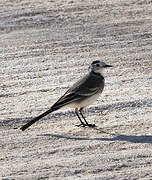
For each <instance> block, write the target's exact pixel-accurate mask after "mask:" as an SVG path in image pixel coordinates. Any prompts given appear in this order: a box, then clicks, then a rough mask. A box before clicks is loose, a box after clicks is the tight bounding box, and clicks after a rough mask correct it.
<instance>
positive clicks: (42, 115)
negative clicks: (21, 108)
mask: <svg viewBox="0 0 152 180" xmlns="http://www.w3.org/2000/svg"><path fill="white" fill-rule="evenodd" d="M57 109H59V108H51V109H49V110H47V111H46V112H44V113H42V114H40V115H39V116H37V117H35V118H34V119H32V120H31V121H29V122H28V123H27V124H25V125H24V126H22V127H21V128H20V129H21V130H22V131H24V130H26V129H27V128H28V127H30V126H31V125H32V124H34V123H35V122H37V121H38V120H40V119H41V118H43V117H44V116H46V115H48V114H49V113H51V112H53V111H56V110H57Z"/></svg>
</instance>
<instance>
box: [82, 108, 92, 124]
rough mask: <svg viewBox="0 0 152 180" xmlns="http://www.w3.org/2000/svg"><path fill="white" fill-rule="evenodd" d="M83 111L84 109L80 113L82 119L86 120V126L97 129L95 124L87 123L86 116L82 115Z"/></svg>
mask: <svg viewBox="0 0 152 180" xmlns="http://www.w3.org/2000/svg"><path fill="white" fill-rule="evenodd" d="M82 110H83V108H80V110H79V112H80V114H81V116H82V118H83V119H84V121H85V123H86V125H87V126H89V127H95V124H89V123H88V122H87V120H86V119H85V117H84V115H83V114H82Z"/></svg>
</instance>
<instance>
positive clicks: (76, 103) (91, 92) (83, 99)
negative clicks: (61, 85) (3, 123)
mask: <svg viewBox="0 0 152 180" xmlns="http://www.w3.org/2000/svg"><path fill="white" fill-rule="evenodd" d="M107 67H112V66H111V65H107V64H106V63H104V62H102V61H93V62H92V64H91V66H90V68H89V69H90V71H89V73H88V74H87V75H86V76H84V77H83V78H82V79H80V80H79V81H78V82H76V83H75V84H74V85H73V86H72V87H71V88H70V89H69V90H67V91H66V93H65V94H64V95H63V96H61V97H60V99H59V100H58V101H57V102H56V103H55V104H53V106H52V107H51V108H50V109H49V110H47V111H46V112H44V113H42V114H40V115H39V116H37V117H35V118H34V119H32V120H31V121H29V122H28V123H27V124H25V125H24V126H22V127H21V130H23V131H24V130H25V129H27V128H28V127H29V126H31V125H32V124H33V123H35V122H36V121H38V120H39V119H41V118H43V117H44V116H46V115H47V114H49V113H51V112H53V111H56V110H58V109H60V108H62V107H70V108H75V113H76V115H77V117H78V118H79V120H80V122H81V124H80V125H78V126H90V127H94V126H95V125H94V124H89V123H88V122H87V121H86V119H85V117H84V116H83V114H82V110H83V108H85V107H86V106H88V105H90V104H92V103H93V102H94V101H95V100H97V98H98V97H99V95H100V93H101V92H102V91H103V88H104V82H105V80H104V77H103V75H102V72H103V69H104V68H107ZM80 115H81V117H80ZM82 119H83V120H84V121H82Z"/></svg>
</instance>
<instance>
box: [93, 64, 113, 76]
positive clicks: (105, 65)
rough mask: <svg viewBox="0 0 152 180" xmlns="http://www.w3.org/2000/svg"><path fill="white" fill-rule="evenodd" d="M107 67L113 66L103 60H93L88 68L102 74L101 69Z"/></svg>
mask: <svg viewBox="0 0 152 180" xmlns="http://www.w3.org/2000/svg"><path fill="white" fill-rule="evenodd" d="M108 67H113V66H112V65H108V64H106V63H105V62H103V61H93V62H92V64H91V66H90V70H91V71H93V72H94V73H98V74H102V73H103V70H104V69H105V68H108Z"/></svg>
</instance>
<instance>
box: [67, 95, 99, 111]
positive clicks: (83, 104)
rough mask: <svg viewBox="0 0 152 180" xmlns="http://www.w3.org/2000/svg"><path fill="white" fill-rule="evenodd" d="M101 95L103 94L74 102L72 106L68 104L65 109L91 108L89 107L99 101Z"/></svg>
mask: <svg viewBox="0 0 152 180" xmlns="http://www.w3.org/2000/svg"><path fill="white" fill-rule="evenodd" d="M100 94H101V93H97V94H95V95H93V96H90V97H88V98H86V99H84V100H83V101H79V102H73V103H71V104H67V105H66V106H64V107H66V108H68V107H69V108H81V107H86V106H89V105H91V104H93V103H94V102H95V101H96V100H97V99H98V97H99V96H100Z"/></svg>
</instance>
